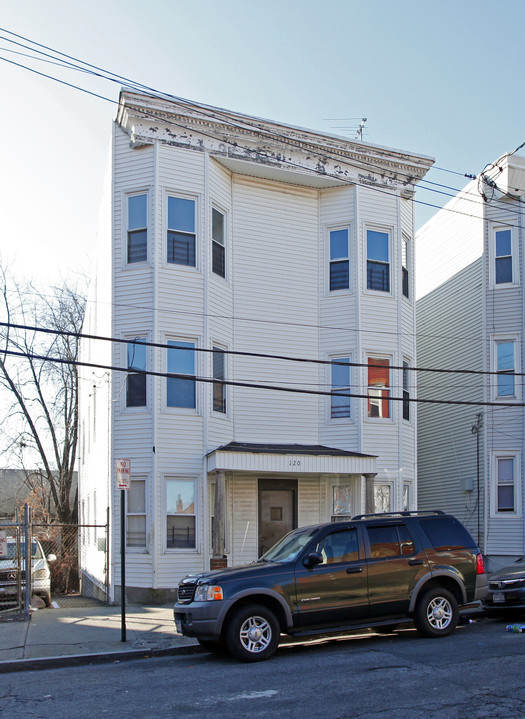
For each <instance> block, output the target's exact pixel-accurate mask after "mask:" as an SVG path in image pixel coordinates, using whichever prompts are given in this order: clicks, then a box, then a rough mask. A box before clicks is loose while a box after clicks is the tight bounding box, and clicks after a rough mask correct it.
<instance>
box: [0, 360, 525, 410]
mask: <svg viewBox="0 0 525 719" xmlns="http://www.w3.org/2000/svg"><path fill="white" fill-rule="evenodd" d="M2 354H6V355H10V356H15V357H25V358H26V359H35V360H40V361H43V362H54V363H57V364H63V365H73V366H76V367H90V368H93V369H103V370H106V371H110V372H124V373H126V374H134V375H136V374H140V375H148V376H153V377H163V378H166V379H184V380H190V381H194V382H202V383H206V384H214V385H228V386H232V387H247V388H250V389H264V390H273V391H276V392H291V393H294V394H306V395H318V396H319V395H320V396H327V397H350V398H354V399H367V400H369V399H370V398H371V397H370V395H368V394H355V393H351V392H347V391H345V390H333V391H331V392H326V391H323V390H315V389H300V388H298V387H284V386H279V385H270V384H261V383H254V382H236V381H234V380H226V379H220V380H218V379H215V378H213V377H197V376H194V375H187V374H180V373H175V372H156V371H154V370H136V369H130V368H126V367H115V366H113V365H103V364H96V363H92V362H83V361H80V360H71V359H62V358H59V357H48V356H46V355H38V354H34V353H32V352H15V351H14V350H2ZM374 399H375V398H374ZM379 399H383V400H388V401H390V400H392V401H395V402H417V403H420V404H446V405H468V406H473V407H478V406H487V407H507V408H510V407H525V403H523V402H514V403H512V404H511V405H509V404H506V403H504V402H483V401H479V402H477V401H476V402H474V401H468V400H439V399H423V398H420V397H392V396H389V397H387V398H386V397H382V398H379Z"/></svg>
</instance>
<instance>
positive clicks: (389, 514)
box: [352, 509, 445, 519]
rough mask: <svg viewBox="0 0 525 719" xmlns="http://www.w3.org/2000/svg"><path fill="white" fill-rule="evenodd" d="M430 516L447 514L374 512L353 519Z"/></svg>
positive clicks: (426, 511) (434, 512) (433, 511)
mask: <svg viewBox="0 0 525 719" xmlns="http://www.w3.org/2000/svg"><path fill="white" fill-rule="evenodd" d="M428 514H445V512H443V511H442V510H441V509H423V510H420V511H414V512H372V513H370V514H356V515H355V517H352V519H368V518H369V517H421V516H425V515H428Z"/></svg>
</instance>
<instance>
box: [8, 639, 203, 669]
mask: <svg viewBox="0 0 525 719" xmlns="http://www.w3.org/2000/svg"><path fill="white" fill-rule="evenodd" d="M202 652H204V649H202V648H201V647H200V645H199V644H186V645H184V646H180V647H168V648H166V649H128V650H126V651H122V652H95V653H93V654H64V655H62V656H58V657H39V658H35V659H11V660H5V661H0V674H7V673H8V672H23V671H35V670H40V669H58V668H60V667H73V666H81V665H82V664H103V663H109V662H113V663H117V662H126V661H131V660H133V659H152V658H155V657H168V656H176V655H184V654H201V653H202Z"/></svg>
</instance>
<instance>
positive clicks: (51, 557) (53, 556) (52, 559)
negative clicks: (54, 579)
mask: <svg viewBox="0 0 525 719" xmlns="http://www.w3.org/2000/svg"><path fill="white" fill-rule="evenodd" d="M46 559H47V561H48V562H56V560H57V555H56V554H48V555H47V557H46Z"/></svg>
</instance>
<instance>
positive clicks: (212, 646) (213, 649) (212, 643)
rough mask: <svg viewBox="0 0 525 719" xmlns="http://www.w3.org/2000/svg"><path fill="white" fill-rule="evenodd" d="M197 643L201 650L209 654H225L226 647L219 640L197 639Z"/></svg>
mask: <svg viewBox="0 0 525 719" xmlns="http://www.w3.org/2000/svg"><path fill="white" fill-rule="evenodd" d="M197 641H198V642H199V644H200V646H201V647H202V648H203V649H205V650H206V651H207V652H210V654H225V653H226V647H225V646H224V644H223V643H222V642H221V641H219V640H213V639H199V638H197Z"/></svg>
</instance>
